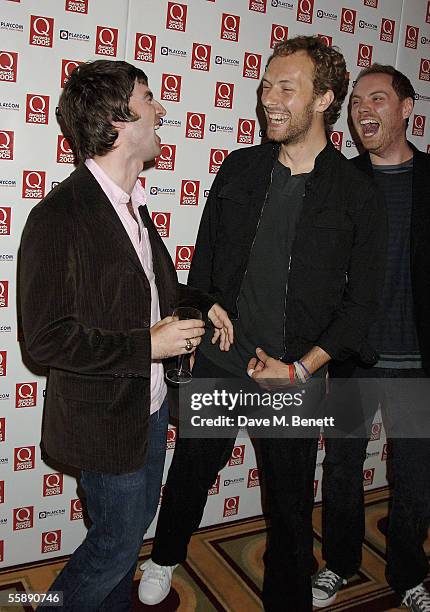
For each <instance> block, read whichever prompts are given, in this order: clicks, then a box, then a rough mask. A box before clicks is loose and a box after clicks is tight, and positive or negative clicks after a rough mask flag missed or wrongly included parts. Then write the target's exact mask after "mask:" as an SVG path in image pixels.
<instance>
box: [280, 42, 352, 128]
mask: <svg viewBox="0 0 430 612" xmlns="http://www.w3.org/2000/svg"><path fill="white" fill-rule="evenodd" d="M298 51H305V52H306V53H307V54H308V56H309V58H310V59H311V60H312V62H313V64H314V94H315V95H322V94H325V93H326V91H329V90H330V89H331V91H332V92H333V93H334V100H333V102H332V103H331V104H330V106H329V107H328V108H327V110H325V111H324V125H325V128H326V130H328V129H329V127H330V126H332V125H334V124H335V123H336V121H337V120H338V118H339V115H340V111H341V108H342V104H343V101H344V100H345V96H346V94H347V91H348V83H349V74H348V72H347V70H346V64H345V59H344V57H343V55H342V53H341V52H340V51H339V49H338V48H337V47H328V46H327V45H326V44H325V43H324V42H323V41H322V39H321V38H318V36H296V37H295V38H290V39H289V40H284V41H282V42H279V43H278V44H277V45H276V46H275V48H274V49H273V55H272V56H271V57H270V58H269V63H270V61H271V60H272V59H273V58H274V57H279V56H281V57H283V56H286V55H292V54H293V53H297V52H298Z"/></svg>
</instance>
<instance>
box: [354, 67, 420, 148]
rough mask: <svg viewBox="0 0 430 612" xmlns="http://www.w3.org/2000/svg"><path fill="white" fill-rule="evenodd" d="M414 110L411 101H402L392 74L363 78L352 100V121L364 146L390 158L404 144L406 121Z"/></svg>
mask: <svg viewBox="0 0 430 612" xmlns="http://www.w3.org/2000/svg"><path fill="white" fill-rule="evenodd" d="M412 108H413V101H412V99H411V98H406V99H405V100H400V99H399V97H398V95H397V93H396V92H395V91H394V89H393V86H392V76H391V75H390V74H379V73H374V74H367V75H365V76H363V77H361V78H360V79H359V80H358V82H357V84H356V86H355V87H354V91H353V93H352V97H351V118H352V121H353V124H354V128H355V130H356V132H357V134H358V136H359V137H360V140H361V142H362V144H363V147H364V148H365V149H366V150H367V151H369V152H370V153H373V154H374V155H377V156H378V157H388V156H389V155H390V154H391V153H392V152H393V151H395V150H396V148H398V147H399V146H400V145H401V144H402V143H403V142H404V141H405V131H406V124H405V120H406V119H407V118H408V117H409V115H410V114H411V112H412Z"/></svg>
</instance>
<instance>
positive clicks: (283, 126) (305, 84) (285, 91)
mask: <svg viewBox="0 0 430 612" xmlns="http://www.w3.org/2000/svg"><path fill="white" fill-rule="evenodd" d="M313 75H314V65H313V62H312V60H311V59H310V58H309V56H308V55H307V53H306V52H305V51H297V52H296V53H292V54H291V55H287V56H276V57H274V58H273V59H272V60H271V62H270V63H269V66H268V67H267V70H266V72H265V74H264V77H263V92H262V95H261V102H262V104H263V107H264V112H265V114H266V119H267V136H268V138H270V140H274V141H276V142H281V143H283V144H294V143H298V142H303V141H304V140H305V139H306V136H307V134H308V133H309V131H310V130H311V128H312V127H313V124H314V122H316V121H317V113H316V112H315V99H316V97H315V95H314V88H313ZM320 119H321V121H322V117H321V118H320Z"/></svg>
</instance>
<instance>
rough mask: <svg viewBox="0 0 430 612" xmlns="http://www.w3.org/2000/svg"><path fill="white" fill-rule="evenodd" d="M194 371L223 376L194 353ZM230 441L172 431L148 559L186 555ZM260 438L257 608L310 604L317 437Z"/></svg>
mask: <svg viewBox="0 0 430 612" xmlns="http://www.w3.org/2000/svg"><path fill="white" fill-rule="evenodd" d="M194 376H195V377H200V378H213V377H217V378H228V377H231V376H230V375H229V374H228V373H226V372H225V371H223V370H222V369H220V368H217V367H216V366H215V365H214V364H212V363H211V362H210V361H208V360H207V359H205V358H204V357H203V355H201V354H199V355H198V357H197V359H196V364H195V366H194ZM236 433H237V432H236ZM234 435H236V434H234ZM234 442H235V437H231V438H227V439H224V438H223V439H212V438H211V439H187V438H182V437H181V435H180V432H179V437H178V439H177V442H176V448H175V453H174V456H173V460H172V464H171V466H170V469H169V474H168V477H167V482H166V485H165V487H164V491H163V501H162V504H161V509H160V514H159V517H158V523H157V530H156V534H155V540H154V546H153V550H152V559H153V560H154V561H155V563H158V564H159V565H174V564H176V563H182V562H183V561H184V560H185V559H186V556H187V547H188V543H189V541H190V538H191V535H192V533H193V531H195V530H196V529H197V528H198V526H199V524H200V521H201V518H202V515H203V511H204V507H205V505H206V500H207V494H208V490H209V489H210V487H211V486H212V484H213V483H214V481H215V479H216V476H217V474H218V471H219V470H220V469H222V468H223V467H224V466H225V464H226V463H227V461H228V459H229V457H230V455H231V452H232V449H233V446H234ZM260 442H261V454H262V461H263V478H264V480H265V483H267V484H266V487H267V501H268V510H269V515H270V522H271V529H270V531H269V538H268V546H267V550H266V554H265V575H264V586H263V604H264V608H265V610H266V611H267V612H280V611H281V610H282V611H283V610H286V609H289V610H294V611H295V612H311V611H312V591H311V574H312V568H313V557H312V547H313V531H312V508H313V500H314V495H313V490H314V471H315V462H316V454H317V438H316V437H315V438H312V439H264V438H263V439H261V441H260Z"/></svg>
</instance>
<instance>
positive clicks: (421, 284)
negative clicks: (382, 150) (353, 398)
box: [351, 143, 430, 376]
mask: <svg viewBox="0 0 430 612" xmlns="http://www.w3.org/2000/svg"><path fill="white" fill-rule="evenodd" d="M409 146H410V147H411V149H412V150H413V152H414V158H413V174H412V213H411V247H410V248H411V253H410V261H411V283H412V297H413V301H414V308H415V324H416V328H417V335H418V342H419V346H420V351H421V356H422V362H423V367H424V369H425V370H426V373H427V374H428V375H429V376H430V155H428V154H427V153H423V152H422V151H419V150H418V149H417V148H416V147H415V146H414V145H413V144H412V143H409ZM351 163H353V164H354V165H355V166H356V167H357V168H359V169H360V170H362V171H363V172H365V173H366V174H368V175H369V177H371V178H373V168H372V162H371V161H370V155H369V153H364V154H363V155H359V156H358V157H354V159H352V160H351Z"/></svg>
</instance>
